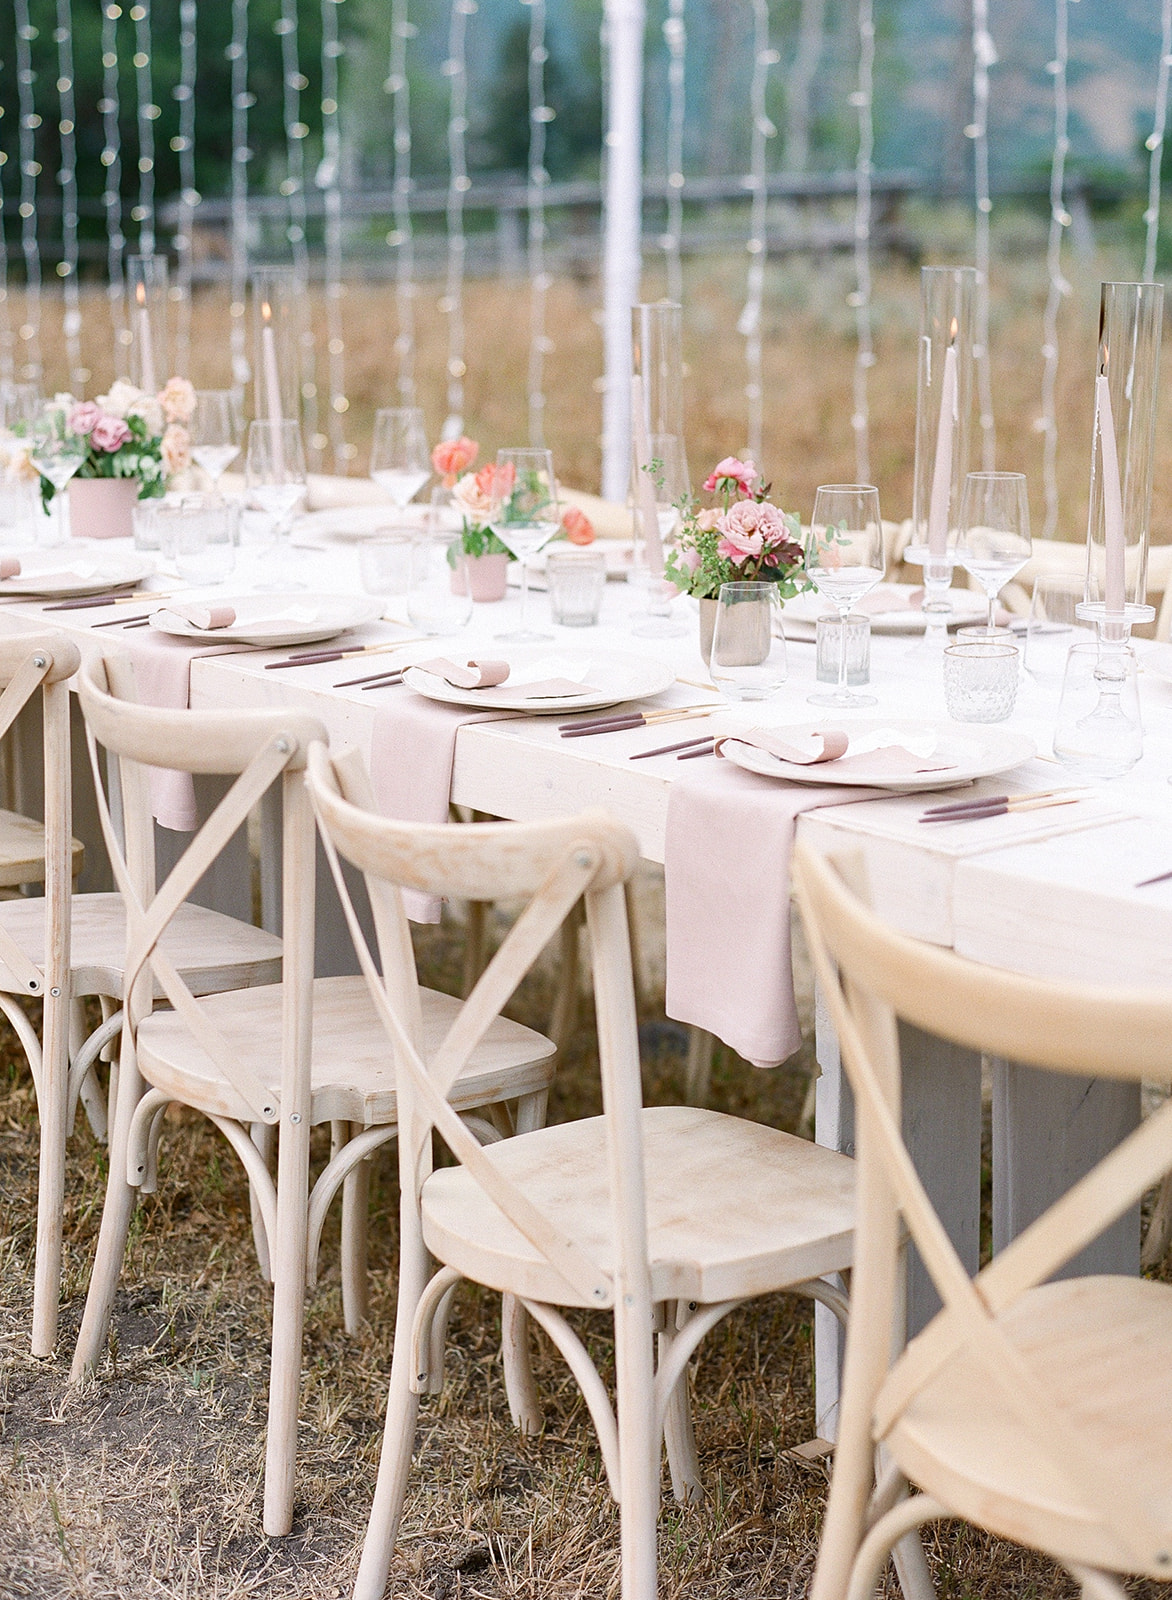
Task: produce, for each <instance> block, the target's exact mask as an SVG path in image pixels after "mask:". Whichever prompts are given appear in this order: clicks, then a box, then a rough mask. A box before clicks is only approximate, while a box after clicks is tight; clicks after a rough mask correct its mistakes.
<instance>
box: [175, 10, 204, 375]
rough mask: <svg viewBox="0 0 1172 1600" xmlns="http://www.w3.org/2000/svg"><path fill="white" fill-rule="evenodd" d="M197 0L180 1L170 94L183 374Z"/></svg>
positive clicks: (187, 346) (193, 200) (183, 368)
mask: <svg viewBox="0 0 1172 1600" xmlns="http://www.w3.org/2000/svg"><path fill="white" fill-rule="evenodd" d="M196 23H197V14H196V0H179V82H178V83H177V84H176V85H175V88H174V89H173V90H172V91H171V92H172V94H173V96H174V98H175V100H176V102H177V103H178V106H179V132H178V133H177V134H176V136H175V137H174V138H173V139H172V140H171V148H172V150H174V151H175V153H176V154H177V155H178V157H179V225H178V227H177V228H176V230H175V254H176V258H177V259H176V299H177V302H178V317H177V325H176V335H175V354H176V361H175V365H176V370H177V371H179V372H183V373H186V372H187V370H188V367H189V365H190V362H191V265H192V262H191V247H192V238H191V230H192V226H193V224H194V222H195V208H196V206H197V205H198V204H199V193H198V191H197V190H196V187H195V64H196V53H195V49H196V31H195V30H196Z"/></svg>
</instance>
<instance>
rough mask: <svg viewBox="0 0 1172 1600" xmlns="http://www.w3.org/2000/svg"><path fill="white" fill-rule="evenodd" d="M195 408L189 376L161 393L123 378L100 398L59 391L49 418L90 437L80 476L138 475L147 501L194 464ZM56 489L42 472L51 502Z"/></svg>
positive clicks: (50, 405) (51, 403) (139, 487)
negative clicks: (77, 397) (190, 428)
mask: <svg viewBox="0 0 1172 1600" xmlns="http://www.w3.org/2000/svg"><path fill="white" fill-rule="evenodd" d="M194 409H195V390H194V389H193V388H192V386H191V384H190V383H189V382H188V381H187V379H186V378H169V379H168V380H167V382H166V384H164V386H163V388H162V389H160V390H159V392H158V394H148V393H146V392H145V391H143V390H142V389H138V388H136V387H135V385H134V384H132V383H126V382H125V381H124V380H123V379H121V378H120V379H119V380H118V381H117V382H116V383H115V384H114V385H113V386H112V387H111V389H110V392H109V394H103V395H99V396H98V398H97V399H96V400H75V399H74V397H73V396H72V395H71V394H59V395H56V396H54V398H53V399H52V400H49V401H47V402H46V403H45V413H46V417H47V418H50V419H53V420H56V421H57V426H59V427H62V428H64V429H65V430H66V431H67V432H69V433H71V434H74V435H76V436H77V437H78V438H80V439H83V440H84V441H85V456H84V459H83V460H82V463H81V466H80V467H79V468H78V469H77V472H76V473H75V475H74V478H75V480H77V479H81V480H83V481H84V480H85V479H87V478H106V479H108V478H120V479H132V480H133V481H134V482H135V484H136V485H137V493H138V496H139V498H141V499H144V500H146V499H153V498H157V497H158V496H160V495H162V494H164V493H165V492H166V488H167V480H168V479H169V478H171V477H173V476H174V475H175V474H176V473H178V472H182V471H184V470H185V468H187V467H189V466H190V465H191V435H190V433H189V432H188V428H187V424H188V423H189V422H190V421H191V415H192V412H193V411H194ZM58 419H59V420H58ZM54 493H55V490H54V488H53V485H52V484H51V483H50V482H49V480H48V479H47V478H45V477H44V476H42V478H41V494H42V497H43V498H44V500H45V502H46V504H47V503H48V502H49V501H50V500H51V499H52V498H53V495H54Z"/></svg>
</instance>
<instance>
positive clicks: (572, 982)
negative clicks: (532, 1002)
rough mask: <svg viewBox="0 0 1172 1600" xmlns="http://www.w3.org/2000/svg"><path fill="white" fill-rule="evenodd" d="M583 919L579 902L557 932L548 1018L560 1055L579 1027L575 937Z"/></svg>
mask: <svg viewBox="0 0 1172 1600" xmlns="http://www.w3.org/2000/svg"><path fill="white" fill-rule="evenodd" d="M582 917H583V910H582V903H581V901H579V902H578V904H577V905H576V906H575V907H574V909H573V910H572V911H571V912H570V913H569V914H568V915H567V917H566V919H565V921H564V922H563V923H562V925H561V927H560V928H559V930H558V984H557V992H556V994H555V995H554V1002H553V1011H552V1013H551V1014H550V1019H549V1036H550V1038H551V1039H552V1040H553V1042H554V1044H556V1045H557V1048H558V1055H559V1056H560V1055H562V1054H564V1052H565V1051H566V1050H567V1049H568V1048H569V1045H570V1041H571V1039H573V1037H574V1032H575V1029H576V1028H577V1026H578V999H579V995H578V990H579V985H580V978H579V974H580V971H581V966H580V961H579V943H580V941H579V937H578V935H579V931H580V929H581V927H582Z"/></svg>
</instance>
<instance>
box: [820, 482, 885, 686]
mask: <svg viewBox="0 0 1172 1600" xmlns="http://www.w3.org/2000/svg"><path fill="white" fill-rule="evenodd" d="M883 566H884V560H883V524H882V523H881V522H880V520H879V491H878V489H876V488H873V487H872V485H870V484H867V483H827V484H823V485H822V486H821V488H819V489H818V490H817V491H816V492H815V495H814V515H813V517H812V519H811V521H810V531H809V533H808V534H807V536H806V573H807V576H808V577H809V578H810V579H811V581H812V582H813V584H814V585H815V587H816V588H817V590H818V593H819V594H822V595H825V596H826V598H827V600H829V601H830V603H831V605H832V606H833V607H834V608H835V610H836V611H837V612H838V614H839V616H840V617H841V618H842V623H843V626H842V628H841V629H840V638H841V639H842V648H841V650H840V651H839V656H838V683H837V684H836V686H835V687H834V688H833V689H820V690H819V691H818V692H817V693H816V694H812V695H810V696H809V701H810V704H811V705H813V706H838V707H847V706H873V705H877V704H878V702H877V700H876V699H875V696H874V695H870V694H855V693H854V691H853V690H851V689H848V688H847V682H846V674H847V653H846V636H847V629H846V619H847V617H848V616H849V615H850V611H851V607H852V606H854V605H857V604H858V602H859V601H860V600H861V599H862V598H863V596H864V595H865V594H869V593H870V592H871V590H872V589H873V588H874V587H875V585H876V584H878V583H882V581H883Z"/></svg>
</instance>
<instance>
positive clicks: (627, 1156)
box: [309, 746, 854, 1600]
mask: <svg viewBox="0 0 1172 1600" xmlns="http://www.w3.org/2000/svg"><path fill="white" fill-rule="evenodd" d="M309 787H310V793H311V796H312V799H313V803H314V807H315V809H316V811H317V814H318V821H319V825H320V827H321V831H322V836H323V839H324V842H325V846H326V854H327V857H328V858H329V861H330V865H331V868H332V870H333V873H334V878H335V882H336V883H337V886H338V890H339V893H340V895H341V897H342V903H343V907H344V908H345V910H346V914H347V919H348V922H349V925H350V929H351V934H352V936H353V938H354V942H355V945H356V947H357V949H358V952H359V959H360V961H361V963H362V968H363V972H364V974H365V977H366V980H367V983H368V984H369V987H370V993H371V996H372V999H373V1001H374V1004H375V1006H376V1008H377V1011H378V1015H379V1017H380V1018H381V1020H382V1023H383V1025H384V1027H385V1029H386V1033H387V1036H388V1038H389V1041H390V1043H391V1044H392V1046H393V1050H394V1059H395V1066H396V1071H397V1075H398V1086H399V1106H400V1117H401V1126H400V1139H399V1173H400V1196H401V1199H400V1205H401V1227H400V1241H399V1248H400V1258H399V1301H398V1311H397V1317H396V1324H395V1343H394V1353H393V1360H392V1368H391V1379H390V1393H389V1399H388V1407H387V1420H386V1432H385V1438H384V1443H383V1452H382V1460H381V1465H380V1468H379V1478H378V1488H377V1491H376V1494H375V1501H374V1506H373V1509H372V1513H371V1521H370V1527H369V1531H368V1533H367V1538H366V1544H365V1548H364V1551H363V1557H362V1565H361V1568H360V1571H359V1575H358V1585H357V1590H356V1594H357V1596H358V1597H359V1600H381V1597H382V1595H383V1591H384V1588H385V1585H386V1581H387V1575H388V1571H389V1567H390V1560H391V1555H392V1552H393V1546H394V1541H395V1537H396V1533H397V1529H398V1523H399V1518H400V1514H401V1510H402V1503H403V1495H404V1491H405V1487H406V1480H407V1474H408V1470H409V1466H410V1459H411V1450H412V1441H413V1437H414V1431H415V1419H416V1412H417V1407H418V1402H419V1395H420V1394H421V1393H437V1392H439V1389H440V1386H441V1381H442V1359H443V1342H444V1331H445V1328H446V1324H447V1319H448V1312H449V1308H450V1305H451V1301H452V1297H453V1294H454V1293H455V1290H456V1287H457V1285H458V1284H459V1282H460V1280H461V1278H468V1279H471V1280H473V1281H475V1282H478V1283H481V1284H485V1285H487V1286H489V1287H490V1288H494V1289H497V1290H500V1291H502V1292H505V1293H512V1294H514V1295H516V1296H518V1297H519V1299H520V1300H521V1302H522V1304H523V1305H524V1306H525V1308H526V1309H527V1310H528V1312H529V1313H530V1315H531V1316H532V1317H533V1318H534V1319H535V1320H536V1321H537V1322H538V1323H539V1324H540V1325H541V1327H542V1328H544V1329H545V1331H546V1332H547V1333H548V1335H549V1337H550V1338H551V1339H552V1341H553V1342H554V1344H555V1345H556V1346H557V1348H558V1349H559V1350H560V1351H561V1353H562V1355H563V1356H564V1357H565V1359H566V1361H567V1363H568V1365H569V1366H570V1369H571V1371H572V1372H573V1374H574V1377H575V1378H576V1379H577V1381H578V1383H579V1385H580V1387H581V1389H582V1393H583V1397H584V1399H585V1400H586V1403H587V1406H588V1408H589V1410H590V1413H591V1416H592V1418H593V1421H594V1424H595V1427H596V1429H597V1433H598V1439H599V1444H600V1446H601V1451H602V1457H603V1462H604V1465H605V1470H606V1474H607V1478H608V1480H609V1483H610V1486H611V1489H612V1491H613V1492H614V1493H615V1495H616V1498H618V1499H619V1501H620V1504H621V1508H622V1519H621V1520H622V1592H623V1595H624V1597H625V1600H652V1597H653V1596H654V1594H655V1592H656V1521H657V1512H658V1503H659V1480H660V1457H661V1451H662V1445H663V1440H664V1436H665V1431H666V1438H667V1445H668V1458H669V1463H670V1466H671V1475H672V1480H673V1484H674V1487H675V1489H676V1493H677V1495H678V1497H679V1498H681V1499H685V1498H692V1497H694V1496H696V1495H698V1494H699V1492H700V1484H699V1473H698V1467H697V1463H696V1459H695V1446H694V1441H693V1439H692V1434H691V1425H690V1420H689V1414H688V1405H687V1375H686V1369H687V1363H688V1359H689V1357H690V1356H691V1354H692V1353H693V1351H694V1350H695V1349H696V1347H697V1346H698V1344H699V1342H700V1340H701V1339H702V1338H703V1336H704V1335H705V1334H706V1333H707V1332H708V1331H709V1330H710V1329H711V1328H713V1327H714V1326H715V1325H716V1323H717V1322H719V1320H720V1319H721V1318H722V1317H723V1316H724V1315H725V1314H726V1313H727V1312H729V1311H731V1310H732V1309H733V1308H734V1307H736V1306H737V1305H739V1304H741V1303H742V1302H743V1301H745V1300H747V1299H749V1298H751V1297H753V1296H755V1295H760V1294H766V1293H771V1292H773V1291H775V1290H780V1289H792V1290H795V1291H797V1292H800V1293H804V1294H808V1295H812V1296H814V1297H815V1298H819V1299H823V1300H824V1301H825V1302H826V1303H827V1304H829V1305H831V1306H832V1308H833V1309H834V1310H836V1312H838V1313H839V1314H840V1315H841V1314H843V1312H844V1300H843V1296H842V1294H841V1291H839V1290H837V1289H836V1288H834V1287H833V1286H832V1285H830V1284H829V1283H827V1282H824V1281H821V1279H822V1275H823V1274H830V1273H834V1272H838V1271H841V1270H843V1269H845V1268H846V1267H848V1266H849V1264H850V1259H851V1233H852V1224H853V1216H854V1203H853V1163H852V1162H851V1161H850V1160H849V1159H848V1158H847V1157H845V1156H842V1155H839V1154H837V1153H835V1152H833V1151H829V1150H824V1149H820V1148H819V1147H817V1146H816V1145H812V1144H809V1143H807V1142H806V1141H804V1140H800V1139H796V1138H794V1137H792V1136H791V1135H789V1134H785V1133H781V1132H779V1131H777V1130H776V1129H773V1128H767V1127H764V1126H762V1125H760V1124H758V1123H752V1122H748V1121H744V1120H742V1119H740V1118H737V1117H730V1116H724V1115H721V1114H719V1113H716V1112H712V1111H706V1110H702V1109H699V1108H696V1107H690V1106H665V1107H659V1108H655V1109H648V1110H644V1108H643V1104H642V1085H641V1080H640V1063H639V1049H638V1039H637V1032H636V1014H635V1004H634V992H633V985H632V976H631V955H630V942H629V938H628V930H627V920H626V902H625V896H624V883H625V880H626V879H627V878H628V877H629V875H630V873H631V871H632V869H633V867H634V865H635V861H636V857H637V850H636V846H635V840H634V838H633V836H632V835H631V833H630V832H629V830H628V829H626V828H625V827H623V826H622V825H621V824H619V823H617V822H615V821H614V820H613V819H611V818H609V817H608V816H607V815H606V814H605V813H604V812H600V811H595V812H589V813H587V814H585V815H583V816H578V817H571V818H567V819H564V820H558V821H551V822H541V823H526V824H522V823H509V822H503V823H501V822H498V823H481V824H476V823H474V824H470V825H468V826H467V827H464V828H458V829H454V828H439V827H428V826H424V825H414V824H408V823H400V822H393V821H389V820H387V819H386V818H383V817H380V816H376V815H374V814H373V812H372V811H371V810H370V808H369V798H368V797H369V791H368V790H367V789H366V787H365V784H364V781H363V774H362V770H361V764H360V762H359V761H358V758H357V756H356V755H355V753H354V752H349V753H348V754H346V755H344V756H342V757H339V758H338V759H337V760H334V761H331V760H330V758H329V756H328V754H327V752H326V751H325V749H324V747H320V746H317V747H315V748H314V749H313V750H312V751H311V752H310V758H309ZM341 857H344V858H345V859H346V860H347V861H349V862H350V863H351V864H352V865H354V866H355V867H357V868H358V869H359V870H360V871H361V872H362V873H363V874H364V875H365V879H366V884H367V889H368V892H369V895H370V900H371V905H372V909H373V913H374V923H375V929H376V933H377V938H378V949H379V955H380V957H381V975H380V968H379V966H378V965H376V963H375V960H374V957H373V956H372V954H371V952H370V950H369V948H368V947H367V946H366V944H365V942H364V940H363V937H362V933H361V929H360V927H359V925H358V921H357V918H356V915H355V913H354V908H353V906H352V904H351V903H350V900H349V897H348V895H347V892H346V887H345V882H344V879H343V876H342V865H341V860H340V858H341ZM404 888H411V889H415V890H421V891H423V892H425V893H429V894H438V895H444V896H451V897H452V898H457V899H468V900H485V901H490V900H514V899H521V900H524V901H525V902H527V904H526V906H525V909H524V910H523V912H522V913H521V915H520V916H519V917H518V919H517V921H516V922H515V923H514V925H513V927H512V928H511V930H510V932H509V934H508V935H507V937H506V938H505V940H504V942H503V943H502V945H501V946H500V948H499V949H498V950H497V952H496V954H495V956H494V957H493V959H492V961H491V962H490V963H489V965H488V967H487V968H486V970H485V972H484V973H483V975H482V976H481V978H480V980H479V982H478V983H477V985H476V987H475V988H474V989H473V991H472V993H471V995H470V996H469V998H468V999H467V1001H466V1002H465V1004H464V1007H463V1009H462V1010H461V1011H460V1012H459V1014H458V1015H457V1016H456V1017H455V1018H454V1019H453V1021H452V1026H451V1028H450V1031H449V1032H448V1033H447V1035H446V1037H445V1038H444V1039H443V1042H442V1043H440V1044H439V1045H438V1048H435V1047H432V1046H431V1042H430V1041H428V1040H427V1039H426V1038H425V1037H424V1036H423V1034H422V1033H421V1030H420V1010H419V1000H418V986H417V980H416V977H415V969H414V964H413V961H412V959H411V946H410V940H409V937H408V932H407V924H406V921H405V919H404V915H403V910H402V905H401V901H400V897H399V891H400V890H401V889H404ZM582 896H584V897H585V903H586V919H587V929H588V939H589V948H590V958H591V969H592V974H593V980H594V995H595V1008H596V1014H597V1020H598V1054H599V1064H600V1071H601V1081H602V1096H603V1106H604V1114H603V1115H602V1116H601V1117H593V1118H587V1119H584V1120H582V1121H577V1122H572V1123H569V1124H563V1125H561V1126H556V1127H550V1128H541V1129H536V1130H533V1131H531V1132H526V1133H519V1134H518V1135H517V1137H515V1138H513V1139H508V1140H505V1141H503V1142H501V1143H498V1144H494V1145H490V1146H488V1147H487V1148H483V1149H482V1148H481V1147H480V1146H479V1145H478V1144H477V1143H476V1141H475V1140H474V1139H473V1138H471V1137H470V1136H469V1134H468V1131H467V1129H466V1128H465V1127H464V1126H463V1125H462V1123H461V1121H460V1119H459V1117H458V1116H457V1114H456V1108H455V1106H454V1105H453V1086H454V1085H455V1084H456V1083H458V1081H459V1078H458V1074H459V1073H460V1070H461V1066H462V1063H463V1062H464V1060H465V1059H466V1057H467V1055H468V1052H469V1051H470V1050H472V1049H473V1048H475V1046H476V1044H477V1041H478V1040H480V1039H481V1038H482V1037H484V1036H485V1033H486V1030H487V1029H489V1028H490V1027H491V1026H493V1025H494V1019H495V1018H496V1017H497V1015H498V1013H499V1011H500V1008H501V1007H502V1006H503V1005H505V1004H507V1002H508V1000H509V998H510V996H511V995H512V994H513V992H514V991H515V989H516V987H517V985H518V984H519V983H520V981H521V979H522V978H523V977H524V976H525V973H526V972H527V971H528V970H529V968H530V967H531V965H532V963H533V962H534V961H535V960H536V959H537V957H538V956H539V955H540V953H541V951H542V950H543V948H544V947H545V946H546V944H547V943H548V941H549V940H550V938H551V937H553V936H554V935H555V934H556V932H557V929H558V928H559V926H560V925H561V923H562V921H563V920H564V918H565V917H566V916H567V915H568V914H569V913H570V911H571V910H572V908H573V906H574V905H575V902H576V901H578V899H579V898H580V897H582ZM433 1130H434V1131H435V1132H438V1134H439V1135H440V1137H441V1138H442V1139H443V1141H444V1143H445V1144H446V1145H447V1146H448V1148H449V1150H450V1151H451V1152H452V1154H453V1155H454V1156H455V1157H456V1158H457V1161H458V1163H459V1164H458V1165H457V1166H454V1167H445V1168H440V1169H437V1170H434V1171H433V1169H432V1133H433ZM431 1258H435V1259H436V1260H437V1261H438V1262H439V1269H438V1271H435V1272H434V1273H433V1271H432V1268H431ZM566 1306H571V1307H587V1308H592V1309H595V1310H598V1311H604V1312H609V1313H610V1314H611V1316H612V1317H613V1321H614V1331H615V1346H616V1374H617V1407H616V1408H615V1409H613V1410H612V1407H611V1404H610V1401H609V1398H608V1396H607V1394H606V1390H605V1387H604V1385H603V1383H602V1380H601V1378H600V1376H599V1374H598V1371H597V1369H596V1367H595V1366H594V1364H593V1361H592V1360H591V1357H590V1356H589V1354H588V1353H587V1350H586V1347H585V1346H584V1344H583V1343H582V1341H581V1340H580V1339H579V1338H578V1336H577V1335H576V1334H575V1332H574V1331H573V1330H572V1329H571V1327H570V1325H569V1323H568V1322H567V1321H566V1319H565V1317H564V1316H563V1315H562V1311H561V1309H560V1308H561V1307H566ZM657 1335H658V1345H659V1357H658V1368H657V1367H656V1361H655V1341H656V1337H657Z"/></svg>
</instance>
